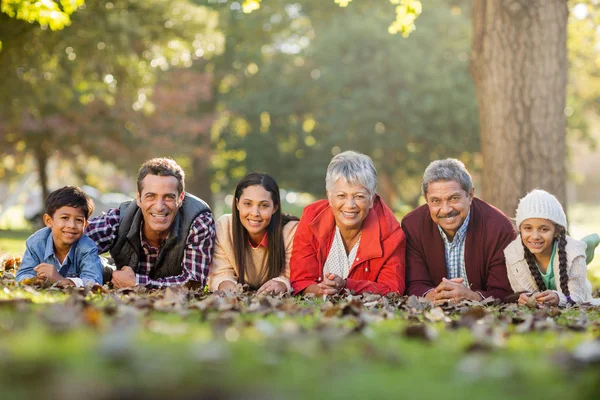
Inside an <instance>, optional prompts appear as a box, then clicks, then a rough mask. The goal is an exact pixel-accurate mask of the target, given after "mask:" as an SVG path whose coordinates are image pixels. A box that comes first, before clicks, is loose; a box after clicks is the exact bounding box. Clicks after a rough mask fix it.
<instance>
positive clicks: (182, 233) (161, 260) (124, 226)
mask: <svg viewBox="0 0 600 400" xmlns="http://www.w3.org/2000/svg"><path fill="white" fill-rule="evenodd" d="M206 211H208V212H210V208H209V207H208V204H206V203H205V202H204V201H203V200H201V199H199V198H198V197H196V196H194V195H192V194H189V193H187V192H186V194H185V198H184V199H183V205H182V206H181V207H180V208H179V211H178V212H177V215H176V216H175V220H174V221H173V226H172V227H171V232H170V233H169V236H168V237H167V239H166V240H165V242H164V243H163V245H162V246H161V248H160V251H159V253H158V259H157V260H156V264H155V265H154V267H152V269H151V271H150V274H149V277H150V279H159V278H166V277H168V276H177V275H180V274H181V273H182V272H183V267H182V266H181V261H182V260H183V253H184V251H185V242H186V240H187V237H188V234H189V231H190V227H191V226H192V222H194V220H195V219H196V217H198V215H200V214H201V213H203V212H206ZM143 218H144V216H143V215H142V211H141V210H140V208H139V207H138V206H137V204H136V202H135V200H132V201H126V202H124V203H122V204H121V206H120V207H119V230H118V232H117V237H116V238H115V240H114V244H113V246H112V247H111V249H110V255H111V256H112V258H113V259H114V260H115V265H116V266H117V269H121V268H123V267H124V266H125V265H128V266H129V267H131V269H133V270H134V271H135V273H139V254H141V253H142V252H143V251H144V250H143V249H142V243H141V241H140V227H141V225H142V220H143Z"/></svg>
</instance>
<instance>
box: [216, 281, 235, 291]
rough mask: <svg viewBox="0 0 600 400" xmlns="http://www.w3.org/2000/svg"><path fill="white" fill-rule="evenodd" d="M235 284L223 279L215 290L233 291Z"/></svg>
mask: <svg viewBox="0 0 600 400" xmlns="http://www.w3.org/2000/svg"><path fill="white" fill-rule="evenodd" d="M236 286H237V284H235V283H233V282H232V281H223V282H221V283H220V284H219V287H218V289H217V290H222V291H224V292H235V288H236Z"/></svg>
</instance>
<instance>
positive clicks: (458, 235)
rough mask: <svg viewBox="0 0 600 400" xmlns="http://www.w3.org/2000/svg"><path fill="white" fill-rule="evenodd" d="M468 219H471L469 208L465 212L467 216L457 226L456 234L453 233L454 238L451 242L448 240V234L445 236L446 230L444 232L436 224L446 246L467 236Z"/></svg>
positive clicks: (459, 241) (452, 244)
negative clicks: (458, 226) (467, 211)
mask: <svg viewBox="0 0 600 400" xmlns="http://www.w3.org/2000/svg"><path fill="white" fill-rule="evenodd" d="M470 219H471V210H469V213H468V214H467V218H465V221H464V222H463V223H462V225H461V226H460V228H458V231H457V232H456V235H454V239H453V240H452V242H450V241H449V240H448V236H446V232H444V230H443V229H442V228H441V227H440V226H439V225H438V230H439V231H440V235H442V239H444V244H445V245H447V246H448V245H449V246H454V245H455V243H461V242H462V241H463V240H464V239H465V238H466V237H467V228H468V227H469V220H470Z"/></svg>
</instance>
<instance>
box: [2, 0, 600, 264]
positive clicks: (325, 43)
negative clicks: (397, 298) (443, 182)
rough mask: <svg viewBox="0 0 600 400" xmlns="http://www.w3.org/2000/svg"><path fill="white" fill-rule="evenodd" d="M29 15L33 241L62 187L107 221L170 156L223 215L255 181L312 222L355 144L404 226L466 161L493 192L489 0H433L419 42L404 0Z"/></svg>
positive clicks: (598, 59) (28, 165)
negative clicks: (434, 164)
mask: <svg viewBox="0 0 600 400" xmlns="http://www.w3.org/2000/svg"><path fill="white" fill-rule="evenodd" d="M24 3H26V2H22V1H17V0H1V4H2V12H0V43H1V48H0V153H1V154H2V156H1V157H0V178H1V180H0V228H1V229H2V230H4V235H5V236H10V237H13V236H14V235H16V236H14V237H15V238H17V239H18V240H17V241H19V240H21V238H22V237H23V238H26V237H27V235H28V234H29V233H31V231H32V229H33V228H34V226H35V223H36V222H39V215H40V210H41V205H42V202H43V198H44V196H45V195H46V194H47V193H48V192H49V191H52V190H54V189H56V188H58V187H60V186H63V185H67V184H73V185H79V186H84V185H85V189H86V191H87V192H88V193H89V194H90V195H91V196H92V197H93V198H94V199H95V201H96V204H97V206H98V210H97V211H98V212H101V211H105V210H106V209H108V208H109V207H111V206H116V205H118V204H119V203H120V202H121V201H123V199H126V198H132V197H134V196H135V175H136V173H137V169H138V168H139V166H140V164H141V163H142V162H143V161H144V160H146V159H148V158H150V157H156V156H167V157H172V158H174V159H175V160H177V161H178V162H179V163H180V165H182V167H183V168H184V170H185V171H186V185H187V190H188V191H189V192H191V193H194V194H196V195H198V196H200V197H202V198H204V199H205V200H207V201H208V202H209V203H210V204H211V205H212V206H213V208H214V210H215V213H216V215H217V216H218V215H221V214H222V213H224V212H228V210H229V209H230V207H231V202H232V196H231V194H232V192H233V188H234V187H235V184H236V183H237V181H238V180H239V179H240V178H241V177H242V176H243V175H244V174H245V173H246V172H249V171H263V172H267V173H269V174H271V175H273V176H274V177H275V178H276V180H277V181H278V183H279V185H280V187H281V188H282V190H283V193H282V194H283V196H282V198H284V199H285V203H284V210H285V211H287V212H291V213H294V214H296V215H300V214H301V212H302V208H303V207H304V206H305V205H306V204H308V203H309V202H311V201H312V200H314V199H315V198H322V197H324V193H325V188H324V186H325V185H324V178H325V170H326V167H327V164H328V162H329V160H330V159H331V157H332V156H333V155H335V154H337V153H339V152H341V151H345V150H350V149H352V150H357V151H360V152H363V153H366V154H368V155H369V156H371V157H372V158H373V160H374V162H375V165H376V167H377V170H378V173H379V187H378V191H379V193H380V194H381V195H382V197H383V198H384V199H385V201H386V202H387V203H388V204H389V205H390V206H391V207H392V208H393V209H394V211H395V212H397V214H398V217H399V218H400V217H401V216H402V215H404V214H405V213H406V212H407V211H409V210H411V209H412V208H414V207H415V206H417V205H419V204H421V203H422V202H423V200H422V197H421V196H420V188H419V184H420V179H421V176H422V173H423V170H424V168H425V167H426V166H427V165H428V164H429V162H431V161H432V160H434V159H438V158H445V157H456V158H459V159H461V160H462V161H463V162H464V163H465V164H466V165H467V167H468V168H469V170H470V171H471V172H472V174H473V176H474V179H475V183H476V188H479V187H481V180H482V178H481V172H482V169H483V157H482V151H481V139H480V128H479V114H478V103H477V98H476V95H475V86H474V83H473V79H472V77H471V75H470V73H469V62H470V54H471V40H472V25H473V24H472V7H473V2H472V1H471V0H425V1H421V2H420V3H419V2H417V3H419V4H422V13H421V14H420V16H418V19H416V21H415V26H416V29H415V30H414V32H409V31H410V29H409V30H408V31H403V29H404V28H405V26H403V25H398V26H396V27H395V25H394V23H395V22H394V21H397V20H398V18H399V14H398V13H399V11H398V9H396V8H395V7H396V6H395V4H393V3H396V4H397V3H405V2H404V1H402V2H401V1H393V0H392V1H391V2H390V1H388V0H377V1H376V0H371V1H364V0H354V1H343V0H302V1H285V0H269V1H262V2H259V1H249V0H237V1H231V0H204V1H201V0H195V1H194V0H189V1H183V0H176V1H163V0H111V1H104V0H98V1H85V2H84V1H83V0H70V1H61V2H52V1H41V2H38V3H37V4H38V6H37V8H35V7H34V8H31V6H28V5H26V4H24ZM391 3H392V4H391ZM408 3H410V2H408ZM44 7H47V9H44ZM568 7H569V16H568V23H567V51H568V66H567V68H568V81H567V95H566V106H565V108H564V114H565V116H566V121H567V129H566V143H567V145H566V154H567V157H566V160H565V162H566V172H567V175H566V176H567V178H566V182H564V184H565V185H566V204H567V209H568V216H569V220H570V224H571V226H570V231H571V234H572V235H573V236H575V237H581V236H583V235H586V234H588V233H593V232H600V207H599V203H600V157H599V155H600V151H599V150H598V147H597V143H598V140H599V139H600V116H599V113H598V110H599V109H600V12H599V11H598V10H599V9H600V6H599V5H598V1H597V0H587V1H568ZM405 10H406V9H405ZM419 11H420V10H419ZM28 21H29V22H28ZM408 25H411V22H410V20H409V23H408ZM398 30H399V31H400V33H405V35H402V34H394V33H395V32H396V31H398ZM408 33H410V35H409V36H408V37H405V36H406V34H408ZM560 161H561V160H558V162H560ZM476 193H479V194H481V191H479V192H477V189H476ZM486 200H488V201H489V202H491V203H492V204H494V199H490V198H487V199H486ZM513 212H514V211H513ZM510 216H512V215H510ZM11 232H12V233H11ZM14 232H23V233H22V234H21V235H19V234H14ZM11 235H13V236H11ZM18 243H19V244H17V246H23V247H24V243H21V242H18ZM4 246H5V247H6V246H7V245H4ZM8 250H11V249H10V248H7V249H4V251H8ZM0 251H2V249H0ZM597 258H598V257H597ZM599 265H600V264H599Z"/></svg>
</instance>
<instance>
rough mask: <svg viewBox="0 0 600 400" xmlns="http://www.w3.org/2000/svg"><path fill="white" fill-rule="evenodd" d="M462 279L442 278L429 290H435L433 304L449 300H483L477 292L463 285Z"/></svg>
mask: <svg viewBox="0 0 600 400" xmlns="http://www.w3.org/2000/svg"><path fill="white" fill-rule="evenodd" d="M463 281H464V279H463V278H454V279H446V278H442V282H441V283H440V284H439V285H438V286H437V287H436V288H435V289H434V290H432V291H431V292H430V293H432V292H435V296H433V304H435V305H438V304H442V303H445V302H447V301H449V300H453V301H460V300H465V299H466V300H473V301H481V300H483V299H482V297H481V295H480V294H479V293H477V292H474V291H472V290H471V289H469V288H468V287H466V286H465V285H463ZM428 294H429V293H428Z"/></svg>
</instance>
